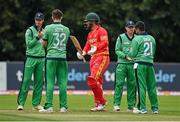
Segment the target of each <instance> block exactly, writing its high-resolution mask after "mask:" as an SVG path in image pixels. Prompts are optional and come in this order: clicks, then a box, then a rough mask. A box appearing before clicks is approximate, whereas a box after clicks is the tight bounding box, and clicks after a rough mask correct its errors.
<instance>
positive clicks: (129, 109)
mask: <svg viewBox="0 0 180 122" xmlns="http://www.w3.org/2000/svg"><path fill="white" fill-rule="evenodd" d="M137 110H138V109H137V108H136V107H133V108H128V109H127V112H133V111H135V112H136V111H137Z"/></svg>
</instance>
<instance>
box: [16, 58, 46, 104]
mask: <svg viewBox="0 0 180 122" xmlns="http://www.w3.org/2000/svg"><path fill="white" fill-rule="evenodd" d="M44 62H45V60H44V58H30V57H28V58H27V59H26V62H25V66H24V74H23V81H22V84H21V88H20V91H19V95H18V99H17V102H18V105H23V106H24V104H25V101H26V98H27V95H28V90H29V86H30V82H31V78H32V75H34V82H33V96H32V105H33V106H34V107H35V106H37V105H39V104H40V102H41V97H42V89H43V83H44V82H43V79H44Z"/></svg>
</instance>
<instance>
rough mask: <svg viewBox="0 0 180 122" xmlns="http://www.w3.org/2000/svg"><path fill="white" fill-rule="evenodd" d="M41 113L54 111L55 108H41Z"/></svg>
mask: <svg viewBox="0 0 180 122" xmlns="http://www.w3.org/2000/svg"><path fill="white" fill-rule="evenodd" d="M39 112H40V113H52V112H53V108H52V107H49V108H47V109H44V108H43V109H42V110H39Z"/></svg>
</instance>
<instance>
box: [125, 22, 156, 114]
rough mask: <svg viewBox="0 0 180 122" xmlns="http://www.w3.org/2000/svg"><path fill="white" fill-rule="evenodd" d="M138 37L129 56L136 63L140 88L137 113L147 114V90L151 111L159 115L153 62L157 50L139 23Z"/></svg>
mask: <svg viewBox="0 0 180 122" xmlns="http://www.w3.org/2000/svg"><path fill="white" fill-rule="evenodd" d="M135 31H136V33H137V36H136V37H135V38H134V40H133V41H132V51H131V52H130V53H129V54H128V56H130V57H131V58H133V60H134V61H135V64H134V69H135V76H136V82H137V88H138V97H139V98H138V102H139V103H138V109H139V111H136V112H135V113H141V114H146V113H147V110H146V89H147V92H148V96H149V100H150V103H151V110H152V112H153V113H154V114H157V113H158V98H157V92H156V79H155V72H154V68H153V60H154V55H155V50H156V41H155V39H154V37H152V36H151V35H149V34H147V32H146V31H145V24H144V22H142V21H138V22H137V23H136V25H135Z"/></svg>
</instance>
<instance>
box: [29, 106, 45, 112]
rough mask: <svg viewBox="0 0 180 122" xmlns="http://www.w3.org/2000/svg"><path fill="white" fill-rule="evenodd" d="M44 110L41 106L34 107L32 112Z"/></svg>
mask: <svg viewBox="0 0 180 122" xmlns="http://www.w3.org/2000/svg"><path fill="white" fill-rule="evenodd" d="M42 109H44V107H43V106H41V105H38V106H33V107H32V110H33V111H34V110H42Z"/></svg>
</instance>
